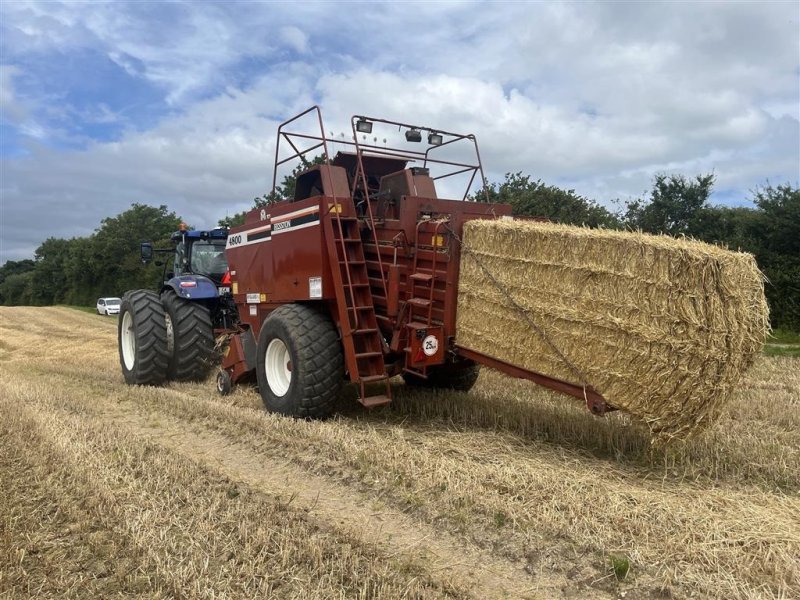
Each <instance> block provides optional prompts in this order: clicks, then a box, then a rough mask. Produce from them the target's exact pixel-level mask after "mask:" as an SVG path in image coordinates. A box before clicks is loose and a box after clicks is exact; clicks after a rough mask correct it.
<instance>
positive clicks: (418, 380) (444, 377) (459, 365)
mask: <svg viewBox="0 0 800 600" xmlns="http://www.w3.org/2000/svg"><path fill="white" fill-rule="evenodd" d="M480 372H481V366H480V365H478V364H476V363H474V362H473V361H471V360H462V361H459V362H456V363H447V364H444V365H438V366H435V367H430V368H429V369H428V378H427V379H423V378H422V377H417V376H415V375H412V374H411V373H403V380H404V381H405V382H406V385H410V386H413V387H426V388H441V389H447V390H456V391H459V392H468V391H470V390H471V389H472V386H474V385H475V382H476V381H477V380H478V375H480Z"/></svg>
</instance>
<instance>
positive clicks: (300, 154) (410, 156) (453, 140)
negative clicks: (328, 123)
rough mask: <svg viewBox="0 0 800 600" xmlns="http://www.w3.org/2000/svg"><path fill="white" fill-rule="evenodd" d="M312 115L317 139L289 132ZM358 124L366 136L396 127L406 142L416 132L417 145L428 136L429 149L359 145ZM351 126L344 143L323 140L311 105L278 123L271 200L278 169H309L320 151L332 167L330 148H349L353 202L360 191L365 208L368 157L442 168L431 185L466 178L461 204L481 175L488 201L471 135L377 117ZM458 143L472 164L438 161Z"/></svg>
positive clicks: (320, 122) (315, 109) (356, 117)
mask: <svg viewBox="0 0 800 600" xmlns="http://www.w3.org/2000/svg"><path fill="white" fill-rule="evenodd" d="M311 114H313V115H314V116H316V124H317V125H318V127H319V135H315V134H312V133H308V128H307V129H306V130H305V131H299V130H293V129H290V126H291V125H292V124H295V123H297V122H298V121H301V120H302V119H303V117H306V116H308V115H311ZM360 123H366V124H368V125H369V133H371V130H372V125H373V124H374V123H380V124H382V125H386V126H391V127H397V128H398V131H400V130H405V131H406V139H407V141H410V140H409V137H408V134H409V132H416V133H417V134H418V135H419V138H418V139H417V141H418V142H421V141H422V133H423V132H428V135H429V143H428V147H427V148H426V149H425V150H424V151H421V150H413V149H408V148H397V147H387V146H379V145H377V144H369V143H364V140H363V137H362V141H359V134H361V135H362V136H365V135H366V133H367V132H365V131H361V130H359V129H358V127H359V124H360ZM350 126H351V129H352V140H345V139H338V140H337V139H335V138H334V137H332V136H331V137H328V136H326V135H325V124H324V122H323V120H322V111H321V109H320V108H319V106H317V105H314V106H312V107H310V108H308V109H306V110H305V111H303V112H301V113H299V114H297V115H295V116H294V117H292V118H291V119H288V120H286V121H284V122H283V123H281V124H280V125H279V126H278V134H277V137H276V142H275V163H274V168H273V174H272V192H273V196H274V194H275V190H276V189H277V177H278V169H279V167H280V166H281V165H284V164H286V163H288V162H290V161H292V160H300V161H301V162H302V163H303V164H304V165H306V166H308V165H309V164H310V163H309V162H308V160H307V158H306V156H307V155H308V154H310V153H312V152H314V151H318V150H319V149H322V153H323V156H324V161H325V163H326V164H331V163H332V162H333V161H334V159H333V158H332V157H331V152H330V149H329V146H331V147H332V146H333V145H334V144H341V145H343V146H345V147H350V148H352V149H354V150H355V153H354V154H355V160H356V166H357V170H356V173H355V176H354V181H356V182H357V183H358V184H359V185H358V186H354V187H353V189H352V190H351V198H352V199H355V196H356V194H357V193H358V192H359V191H361V193H363V194H364V195H365V197H364V199H365V200H366V201H367V204H370V202H369V201H370V200H371V198H370V189H369V182H368V181H367V171H368V169H365V166H364V160H365V159H367V160H369V158H370V157H375V158H389V159H396V160H402V161H405V162H407V163H408V162H421V168H423V169H429V168H430V166H431V165H434V166H437V167H442V168H443V169H444V172H443V173H440V174H438V175H436V176H432V179H433V180H434V181H439V180H444V179H448V178H452V177H455V176H458V175H462V174H467V175H468V181H467V184H466V186H465V189H464V193H463V194H462V196H461V199H462V200H468V198H469V193H470V190H471V189H472V187H473V184H474V183H475V178H476V176H478V175H480V182H481V194H482V195H483V197H484V199H485V201H486V202H488V201H489V195H488V188H487V187H486V176H485V174H484V171H483V163H482V161H481V155H480V150H479V148H478V140H477V138H476V137H475V135H474V134H472V133H469V134H462V133H455V132H452V131H444V130H442V129H439V128H433V127H427V126H421V125H412V124H410V123H404V122H401V121H393V120H390V119H382V118H378V117H368V116H365V115H353V116H352V117H351V118H350ZM343 135H344V134H343ZM431 136H439V137H438V139H439V143H431V142H430V140H431ZM412 137H413V136H412ZM433 139H435V138H433ZM282 141H283V142H286V144H288V146H289V147H290V148H291V150H292V153H290V154H289V155H288V156H285V157H284V158H281V142H282ZM301 141H302V142H307V143H310V144H311V145H309V146H308V147H304V148H302V149H301V148H299V147H298V146H300V145H301V144H300V142H301ZM384 141H385V140H384ZM459 142H466V145H469V146H471V147H472V150H473V151H474V157H475V158H474V160H473V161H470V162H464V161H459V160H446V159H444V158H438V157H437V156H436V154H437V151H440V150H441V149H442V148H445V147H452V146H453V145H454V144H457V143H459ZM331 187H332V186H331Z"/></svg>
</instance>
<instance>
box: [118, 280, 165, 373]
mask: <svg viewBox="0 0 800 600" xmlns="http://www.w3.org/2000/svg"><path fill="white" fill-rule="evenodd" d="M117 344H118V348H119V362H120V365H121V366H122V374H123V376H124V377H125V383H127V384H129V385H159V384H161V383H163V382H164V380H165V379H166V377H167V363H168V361H169V354H168V352H167V327H166V321H165V319H164V309H163V307H162V306H161V299H160V298H159V297H158V295H157V294H156V293H154V292H151V291H149V290H134V291H131V292H127V293H126V294H125V295H124V296H123V298H122V303H121V304H120V310H119V321H118V325H117Z"/></svg>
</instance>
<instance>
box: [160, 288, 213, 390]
mask: <svg viewBox="0 0 800 600" xmlns="http://www.w3.org/2000/svg"><path fill="white" fill-rule="evenodd" d="M161 304H162V305H163V306H164V311H165V313H166V324H167V345H168V347H169V352H170V354H169V364H168V366H167V378H168V379H170V380H173V381H201V380H203V379H205V378H206V376H207V375H208V372H209V371H210V370H211V367H212V366H214V363H215V362H216V355H215V353H214V331H213V329H212V327H211V314H210V312H209V310H208V307H207V306H205V305H204V304H202V303H200V302H193V301H191V300H184V299H182V298H179V297H178V296H177V294H175V292H172V291H166V292H163V293H162V294H161Z"/></svg>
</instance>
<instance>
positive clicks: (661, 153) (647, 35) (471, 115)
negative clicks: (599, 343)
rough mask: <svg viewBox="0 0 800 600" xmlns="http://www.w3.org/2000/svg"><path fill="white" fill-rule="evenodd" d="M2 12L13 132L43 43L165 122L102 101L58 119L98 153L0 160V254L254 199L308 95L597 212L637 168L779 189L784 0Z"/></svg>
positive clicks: (788, 42) (799, 117) (790, 57)
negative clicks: (68, 119)
mask: <svg viewBox="0 0 800 600" xmlns="http://www.w3.org/2000/svg"><path fill="white" fill-rule="evenodd" d="M10 4H11V3H5V4H4V6H3V8H2V9H0V10H3V11H4V20H5V21H6V23H10V24H11V26H10V27H7V29H6V30H5V34H6V36H5V37H6V44H7V45H6V46H4V49H6V50H4V57H8V59H9V60H10V61H11V62H12V63H13V65H16V66H5V67H2V68H0V84H2V85H1V86H0V106H2V110H3V116H4V118H5V119H7V120H9V121H11V122H12V123H13V125H14V127H15V128H16V130H17V131H18V132H19V133H22V134H26V133H27V134H28V135H31V136H34V137H37V136H38V138H39V139H41V140H43V142H44V143H47V142H50V141H52V137H53V136H55V135H63V134H59V133H58V132H57V131H54V130H53V129H52V128H48V127H46V126H45V125H43V124H41V119H42V118H43V116H42V115H44V114H45V113H44V111H45V109H46V110H47V111H51V112H52V111H58V110H61V111H65V110H67V109H65V108H63V107H61V106H60V103H59V102H58V101H55V100H54V99H52V98H44V97H39V98H36V97H24V98H23V97H21V96H20V95H19V94H18V93H17V88H16V87H15V86H14V82H15V81H16V79H17V78H18V77H20V75H21V74H22V73H23V72H24V69H25V66H24V65H25V61H26V60H29V59H31V57H38V58H41V57H42V56H49V55H47V52H53V51H56V50H57V52H58V53H59V56H61V55H64V56H69V55H70V53H71V52H78V51H79V50H85V49H91V50H92V51H97V52H100V53H102V54H104V55H107V56H109V57H110V58H111V59H112V60H113V61H114V62H116V63H117V64H119V65H120V66H121V67H122V68H124V69H125V70H126V72H127V73H129V74H131V75H133V76H134V77H136V78H141V79H143V80H146V81H148V82H152V83H155V84H157V85H158V86H160V87H161V89H163V94H164V99H165V104H164V105H163V106H161V107H159V108H160V110H168V111H169V112H168V115H167V116H165V117H163V118H162V119H161V120H160V121H159V122H157V124H156V125H155V126H152V127H150V128H149V129H147V128H142V127H141V126H139V124H137V123H136V122H130V123H128V122H127V121H122V119H123V117H122V116H121V115H120V114H119V113H118V111H116V110H115V109H114V108H113V107H112V105H111V104H109V103H108V102H106V101H104V100H103V99H102V98H101V99H100V100H99V101H97V102H96V104H95V105H93V106H91V107H89V108H85V109H81V110H77V109H75V110H72V112H69V111H68V112H67V113H65V114H68V115H70V116H73V117H75V118H78V119H80V120H81V121H82V122H85V123H109V122H114V121H115V120H120V121H122V122H125V123H126V125H127V126H128V129H127V130H125V131H124V132H123V134H122V135H120V136H119V138H118V139H117V140H116V141H114V142H111V143H102V142H99V141H91V140H90V141H88V143H87V144H86V148H85V150H82V151H75V150H70V151H66V150H55V149H53V148H52V147H48V146H46V145H44V144H38V143H35V142H30V145H29V146H28V147H27V151H28V154H27V156H25V157H23V158H14V159H5V164H4V167H3V169H4V171H3V173H4V177H3V179H4V181H3V182H2V202H3V207H4V208H3V209H4V217H3V223H2V228H3V230H2V240H3V248H2V252H3V253H4V256H3V258H7V257H21V256H24V255H30V253H31V252H32V249H33V248H34V247H35V246H36V245H38V243H40V242H41V241H42V240H43V239H44V238H45V237H47V236H48V235H57V236H59V237H71V236H73V235H86V234H87V233H90V232H91V231H92V230H93V229H94V228H95V227H97V226H98V225H99V222H100V219H101V218H103V217H105V216H109V215H112V214H116V213H118V212H120V211H122V210H125V209H126V208H127V206H129V205H130V203H131V202H148V203H152V204H161V203H165V204H167V205H168V206H169V207H170V208H171V209H172V210H175V211H177V212H179V213H180V214H182V215H183V216H184V217H185V218H186V219H188V220H189V221H190V222H192V223H193V224H195V225H198V226H210V225H213V224H214V223H215V222H216V220H217V219H218V218H220V217H222V216H224V215H225V213H226V212H228V213H233V212H236V211H238V210H241V209H243V208H245V207H246V206H248V205H249V203H250V199H251V198H252V197H254V196H256V195H259V194H261V193H263V192H264V191H266V190H267V187H268V186H269V185H270V184H271V175H272V174H271V167H272V160H273V156H272V154H273V152H274V142H275V139H274V135H275V126H276V124H277V122H279V121H280V120H282V119H283V118H286V117H288V116H291V115H293V114H295V113H296V112H299V111H300V110H302V109H304V108H306V107H308V106H310V105H312V104H315V103H319V104H320V105H321V106H322V107H323V111H324V112H323V114H324V117H325V119H326V129H328V130H329V131H331V130H332V131H334V132H335V133H337V134H338V132H340V131H349V118H350V116H351V115H352V114H369V115H374V116H385V117H387V118H394V119H398V120H404V121H408V122H412V123H419V124H421V125H427V126H431V127H437V128H441V129H447V130H452V131H457V132H465V133H475V134H476V135H477V136H478V140H479V143H480V147H481V153H482V156H483V159H484V163H485V166H486V168H487V171H488V174H489V175H490V178H491V179H495V180H496V179H499V178H501V177H502V174H503V173H505V172H513V171H522V172H524V173H527V174H531V175H532V176H533V177H534V178H537V177H541V178H542V179H544V180H545V181H547V182H548V183H555V184H559V185H565V186H569V187H573V188H575V189H576V191H578V192H579V193H581V194H584V195H587V196H589V197H593V198H596V199H598V200H600V201H608V200H612V199H614V198H618V197H620V198H627V197H630V196H636V195H640V194H642V193H643V192H644V191H645V190H646V189H647V188H648V187H649V183H650V181H651V178H652V175H653V173H655V172H657V171H668V172H670V171H671V172H681V173H684V174H686V175H689V176H692V175H694V174H697V173H701V172H702V173H705V172H709V171H711V170H713V171H714V173H715V174H716V176H717V187H718V189H725V190H739V191H740V193H741V194H742V196H743V197H744V196H745V195H746V194H747V190H749V189H752V188H753V187H755V186H756V185H758V184H761V183H763V182H764V181H765V180H766V179H767V178H769V179H770V180H771V181H772V182H773V183H777V182H782V181H785V180H786V179H789V180H791V181H792V182H793V183H796V182H797V180H798V179H800V167H799V166H798V163H800V92H799V91H798V63H799V62H800V61H798V55H797V49H798V44H799V43H800V34H798V27H797V24H798V16H799V15H798V12H800V9H798V8H797V7H795V6H789V5H786V4H781V3H713V4H712V3H706V4H675V3H612V2H604V3H594V4H563V3H552V4H550V3H548V4H543V3H535V4H526V3H509V4H504V5H503V6H502V10H500V9H498V8H497V6H496V5H493V4H473V3H461V4H453V3H428V4H419V5H415V6H414V10H408V6H407V5H402V4H376V5H368V6H367V5H364V6H363V7H362V9H361V10H360V14H359V15H358V17H359V18H357V19H356V18H353V14H352V5H344V7H342V6H339V5H331V4H326V3H303V4H291V5H289V4H286V5H284V4H255V3H254V4H248V5H247V11H243V10H237V9H236V7H234V8H230V7H229V5H226V4H211V3H203V4H200V5H197V4H174V3H171V4H168V5H166V4H165V5H162V4H127V5H119V4H117V3H106V4H97V3H92V4H75V3H70V4H51V3H48V4H24V3H13V6H11V7H9V5H10ZM159 11H161V12H159ZM792 20H793V21H792ZM309 23H314V24H315V26H314V27H309V26H308V24H309ZM298 55H299V56H300V57H301V59H299V60H298V59H295V58H293V57H296V56H298ZM242 65H246V67H245V66H242ZM253 65H256V66H253ZM28 81H29V83H30V79H29V80H28ZM37 128H38V129H37ZM43 174H46V176H43ZM41 214H45V215H48V217H49V219H48V221H47V223H45V224H42V223H38V224H37V225H36V227H35V228H33V227H31V226H30V225H28V224H29V223H31V222H34V221H35V219H34V216H35V215H41Z"/></svg>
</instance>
